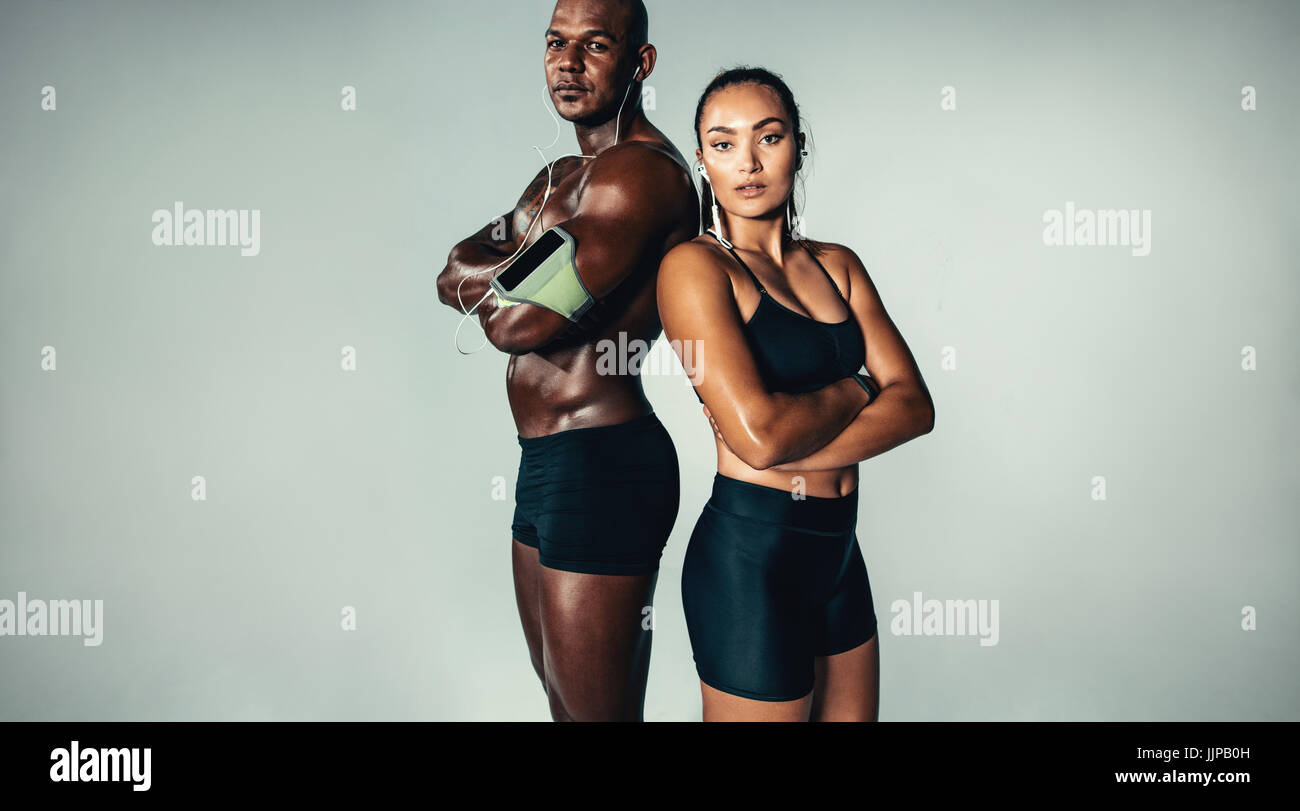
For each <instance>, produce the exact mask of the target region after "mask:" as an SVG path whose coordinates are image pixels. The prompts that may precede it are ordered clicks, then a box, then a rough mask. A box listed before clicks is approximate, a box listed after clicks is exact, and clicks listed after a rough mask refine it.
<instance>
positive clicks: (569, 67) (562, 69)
mask: <svg viewBox="0 0 1300 811" xmlns="http://www.w3.org/2000/svg"><path fill="white" fill-rule="evenodd" d="M629 22H630V20H629V12H628V11H627V9H626V7H625V6H621V5H618V4H610V5H606V4H605V3H602V2H600V0H560V1H559V2H558V3H556V4H555V11H554V12H553V13H552V14H551V24H550V26H549V27H548V28H547V30H546V59H545V67H546V86H547V88H548V89H549V91H550V94H551V101H552V103H553V104H555V111H556V112H557V113H559V114H560V117H562V118H564V119H565V120H566V121H576V122H579V123H581V122H584V121H592V122H593V123H599V122H600V121H603V120H605V119H606V118H608V117H610V116H612V115H613V114H614V113H615V111H616V110H617V109H618V105H619V102H620V101H622V99H623V94H624V93H625V92H627V90H628V85H629V84H630V83H631V81H632V74H633V72H634V71H635V70H636V68H637V65H638V63H636V62H634V61H632V59H631V58H630V57H631V55H629V54H627V53H626V49H627V30H628V24H629ZM623 73H626V74H627V75H626V76H624V75H622V74H623Z"/></svg>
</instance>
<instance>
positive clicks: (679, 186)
mask: <svg viewBox="0 0 1300 811" xmlns="http://www.w3.org/2000/svg"><path fill="white" fill-rule="evenodd" d="M628 181H633V182H637V183H646V184H654V187H655V188H661V189H663V190H665V191H685V190H689V191H690V192H691V194H692V195H693V194H694V192H695V186H694V184H693V183H691V175H690V170H689V169H688V168H687V166H686V162H685V161H684V160H683V159H682V156H681V155H680V154H679V153H678V152H677V150H676V148H675V147H673V145H672V144H666V143H663V142H660V141H624V142H623V143H621V144H615V145H614V146H611V147H610V148H609V149H606V150H605V151H604V152H601V153H600V154H599V155H597V156H596V157H595V158H594V159H592V161H591V163H590V164H588V166H587V177H586V184H587V185H591V184H593V183H613V184H622V183H626V182H628Z"/></svg>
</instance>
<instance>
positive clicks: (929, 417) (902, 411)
mask: <svg viewBox="0 0 1300 811" xmlns="http://www.w3.org/2000/svg"><path fill="white" fill-rule="evenodd" d="M933 428H934V414H933V410H932V406H931V404H930V398H929V397H928V396H926V395H925V393H924V392H922V391H921V390H920V389H919V388H918V387H916V386H914V385H911V384H906V383H894V384H892V385H888V386H885V387H884V388H883V389H881V391H880V393H879V394H877V395H876V397H875V399H874V400H872V402H871V405H869V406H867V407H866V408H864V409H862V410H861V411H859V412H858V415H857V416H856V417H855V418H854V419H853V421H852V422H850V423H849V424H848V426H847V427H845V428H844V430H843V431H841V432H840V433H839V435H838V436H836V437H835V438H834V439H832V440H831V441H830V442H828V443H827V444H826V445H824V446H822V448H821V449H820V450H818V451H816V452H814V453H811V454H809V455H807V456H805V457H804V458H802V459H795V460H792V461H789V462H783V463H781V464H779V465H773V466H772V467H773V469H774V470H785V471H801V470H835V469H837V468H841V467H847V466H848V465H853V464H857V463H858V462H861V461H863V460H865V459H870V458H871V457H873V456H878V455H879V454H882V453H884V452H885V451H887V450H890V449H891V448H896V447H898V446H899V445H902V444H903V443H904V442H907V441H908V440H911V439H915V438H916V437H918V436H921V435H923V434H927V433H929V432H930V430H931V429H933Z"/></svg>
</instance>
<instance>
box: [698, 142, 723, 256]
mask: <svg viewBox="0 0 1300 811" xmlns="http://www.w3.org/2000/svg"><path fill="white" fill-rule="evenodd" d="M695 171H696V172H699V174H700V177H702V178H704V185H706V186H708V187H709V191H710V194H709V202H710V203H711V204H712V205H711V206H710V207H711V208H712V209H713V229H712V230H713V235H714V236H715V237H717V238H718V241H719V242H721V243H722V244H723V245H725V246H726V247H728V248H730V247H732V245H731V243H730V242H728V241H727V238H726V237H725V236H723V235H722V225H721V224H719V222H718V198H717V196H716V195H714V194H712V191H713V183H712V182H711V181H710V180H709V170H708V169H705V168H704V164H703V163H697V164H695Z"/></svg>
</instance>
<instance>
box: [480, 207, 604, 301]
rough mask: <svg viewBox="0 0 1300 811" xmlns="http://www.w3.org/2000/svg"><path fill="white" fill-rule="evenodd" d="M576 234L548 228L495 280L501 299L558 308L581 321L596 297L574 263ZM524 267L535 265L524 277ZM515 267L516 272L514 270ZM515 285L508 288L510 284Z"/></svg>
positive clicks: (492, 283) (498, 298)
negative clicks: (571, 234)
mask: <svg viewBox="0 0 1300 811" xmlns="http://www.w3.org/2000/svg"><path fill="white" fill-rule="evenodd" d="M574 252H575V245H574V241H573V237H572V236H570V235H569V233H568V232H567V231H565V230H564V229H563V228H561V227H559V226H558V225H557V226H555V227H553V228H548V229H547V230H546V232H545V233H543V234H542V235H541V236H540V237H538V239H537V241H536V242H535V243H533V244H532V245H530V246H529V247H528V250H526V251H524V252H523V253H522V254H520V256H519V257H518V258H516V259H515V261H514V262H511V263H510V264H509V265H507V266H506V267H505V269H504V270H502V271H501V272H500V273H498V274H497V275H496V277H495V278H493V279H492V282H491V285H492V289H494V290H496V293H497V301H498V302H500V301H503V300H504V301H507V302H512V304H511V305H501V306H513V304H522V303H524V302H527V303H529V304H536V305H538V306H539V307H545V308H546V309H548V310H554V311H555V312H557V313H559V314H560V315H562V316H564V317H565V318H567V319H569V320H570V321H577V320H578V319H579V318H581V317H582V314H583V313H585V312H586V311H587V309H588V308H590V307H591V305H593V304H595V303H596V302H595V299H593V298H592V297H591V292H590V291H588V290H587V286H586V285H585V284H583V282H582V277H581V276H579V275H578V268H577V267H576V266H575V265H574ZM516 265H519V266H520V267H529V266H532V267H533V270H532V271H530V272H527V273H526V275H524V276H523V278H518V277H519V276H520V273H521V271H520V268H516V267H515V266H516ZM512 269H513V272H512ZM508 284H509V285H512V286H509V287H507V285H508Z"/></svg>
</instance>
